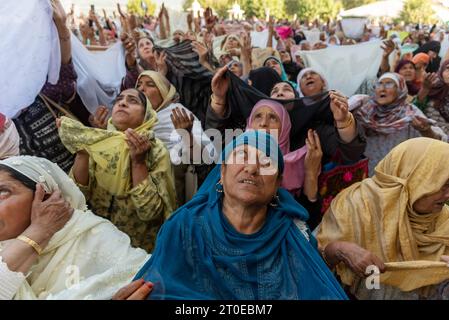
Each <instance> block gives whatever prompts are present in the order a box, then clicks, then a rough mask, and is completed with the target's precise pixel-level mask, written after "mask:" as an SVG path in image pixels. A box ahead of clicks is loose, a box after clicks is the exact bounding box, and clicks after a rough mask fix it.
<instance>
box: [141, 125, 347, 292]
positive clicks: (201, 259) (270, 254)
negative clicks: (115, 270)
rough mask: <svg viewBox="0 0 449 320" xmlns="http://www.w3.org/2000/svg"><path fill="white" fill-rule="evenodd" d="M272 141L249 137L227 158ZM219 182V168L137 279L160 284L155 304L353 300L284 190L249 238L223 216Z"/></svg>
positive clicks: (161, 238)
mask: <svg viewBox="0 0 449 320" xmlns="http://www.w3.org/2000/svg"><path fill="white" fill-rule="evenodd" d="M261 141H262V143H260V142H261ZM267 143H268V146H269V148H270V147H271V146H272V145H275V146H276V144H275V142H274V139H273V138H272V137H271V136H270V135H268V134H266V133H265V132H261V131H248V132H245V133H243V134H242V135H240V136H239V137H238V138H236V139H235V141H234V142H231V143H230V144H229V145H228V146H227V147H226V148H225V150H224V152H223V154H224V155H223V159H226V156H228V155H229V154H230V152H231V151H232V150H233V149H235V148H236V147H237V146H239V145H242V144H248V145H251V146H254V147H256V148H259V147H260V148H261V149H259V150H261V151H263V152H265V151H266V150H263V149H264V148H265V147H266V146H267ZM276 148H277V147H276ZM277 149H278V150H273V149H271V148H270V152H269V153H270V155H269V156H270V158H272V159H273V160H275V159H274V155H275V154H281V152H280V150H279V148H277ZM279 159H280V161H279V162H278V169H279V171H280V172H282V165H283V164H282V160H281V159H282V157H279ZM219 180H220V164H219V165H217V166H216V167H215V168H214V170H213V171H212V172H211V173H210V174H209V176H208V178H207V179H206V181H205V182H204V183H203V185H202V187H201V188H200V190H199V192H198V193H197V194H196V195H195V197H194V198H193V199H192V200H191V201H189V202H188V203H187V204H185V205H184V206H182V207H181V208H179V209H178V210H177V211H176V212H175V213H174V214H173V215H172V216H171V217H170V218H169V219H168V220H167V221H166V222H165V223H164V225H163V226H162V228H161V230H160V232H159V234H158V238H157V242H156V249H155V251H154V252H153V255H152V256H151V258H150V260H149V261H148V262H147V263H146V264H145V265H144V266H143V267H142V269H141V270H140V271H139V272H138V274H137V275H136V279H139V278H144V279H145V280H146V281H151V282H153V283H154V287H153V291H152V293H151V295H150V297H149V299H201V300H207V299H223V300H234V299H250V300H257V299H262V300H273V299H288V300H291V299H306V300H311V299H332V300H336V299H346V295H345V293H344V291H343V290H342V289H341V287H340V285H339V283H338V282H337V280H336V279H335V277H334V276H333V274H332V273H331V272H330V271H329V269H328V268H327V266H326V264H325V263H324V261H323V260H322V258H321V257H320V255H319V253H318V251H317V249H316V240H315V239H314V238H313V237H312V235H311V234H310V232H309V231H308V230H307V231H305V230H303V231H300V230H299V229H298V226H297V225H296V224H295V220H296V221H300V220H302V221H305V220H307V218H308V214H307V211H306V210H305V209H304V208H303V207H301V206H300V205H299V204H298V203H297V202H296V201H295V200H294V199H293V197H292V196H291V195H290V194H289V193H288V192H287V191H286V190H284V189H279V190H278V197H279V201H278V206H277V207H271V206H269V209H268V212H267V217H266V221H265V224H264V226H263V227H262V228H261V229H260V230H259V231H257V232H256V233H254V234H250V235H246V234H241V233H239V232H237V231H236V230H235V229H234V227H233V226H232V225H231V224H230V223H229V222H228V220H227V219H226V217H225V216H224V214H223V212H222V195H223V193H219V192H217V191H216V184H217V182H218V181H219ZM307 238H310V240H308V239H307Z"/></svg>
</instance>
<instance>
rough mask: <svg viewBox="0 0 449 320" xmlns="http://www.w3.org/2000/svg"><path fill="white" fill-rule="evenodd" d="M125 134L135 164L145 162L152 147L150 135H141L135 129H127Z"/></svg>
mask: <svg viewBox="0 0 449 320" xmlns="http://www.w3.org/2000/svg"><path fill="white" fill-rule="evenodd" d="M125 135H126V142H127V143H128V147H129V155H130V157H131V162H132V163H134V164H142V163H145V159H146V156H147V153H148V151H150V149H151V142H150V139H149V138H148V136H146V135H140V134H138V133H137V132H136V131H134V130H133V129H127V130H126V131H125Z"/></svg>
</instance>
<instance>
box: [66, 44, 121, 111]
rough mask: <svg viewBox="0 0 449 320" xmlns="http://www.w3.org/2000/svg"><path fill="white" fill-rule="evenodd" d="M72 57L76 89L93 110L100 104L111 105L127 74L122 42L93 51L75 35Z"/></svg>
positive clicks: (86, 104) (87, 106)
mask: <svg viewBox="0 0 449 320" xmlns="http://www.w3.org/2000/svg"><path fill="white" fill-rule="evenodd" d="M71 42H72V60H73V65H74V67H75V71H76V74H77V75H78V79H77V92H78V94H79V95H80V97H81V100H82V101H83V103H84V105H85V106H86V108H87V110H89V112H90V113H94V112H95V110H96V109H97V107H98V106H100V105H103V106H105V107H107V108H109V109H110V108H111V107H112V102H113V100H114V99H115V98H116V97H117V95H118V94H119V93H120V86H121V83H122V79H123V78H124V77H125V75H126V66H125V50H124V49H123V46H122V43H121V42H120V41H119V42H117V43H115V44H114V45H113V46H112V47H110V48H108V49H107V50H106V51H101V52H90V51H89V50H87V49H86V47H84V46H83V44H82V43H81V42H80V41H79V40H78V38H76V37H75V36H72V41H71Z"/></svg>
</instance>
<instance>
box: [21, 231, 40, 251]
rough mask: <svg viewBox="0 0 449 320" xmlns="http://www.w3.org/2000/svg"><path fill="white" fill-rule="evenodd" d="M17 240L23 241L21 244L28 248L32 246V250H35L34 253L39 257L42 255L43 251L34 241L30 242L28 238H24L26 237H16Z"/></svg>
mask: <svg viewBox="0 0 449 320" xmlns="http://www.w3.org/2000/svg"><path fill="white" fill-rule="evenodd" d="M17 240H21V241H23V242H25V243H27V244H29V245H30V246H32V247H33V249H34V250H36V252H37V254H38V255H41V254H42V251H43V250H42V247H41V246H40V245H38V244H37V242H36V241H34V240H31V239H30V238H28V237H26V236H24V235H20V236H18V237H17Z"/></svg>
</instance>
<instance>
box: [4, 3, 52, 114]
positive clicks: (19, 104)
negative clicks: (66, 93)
mask: <svg viewBox="0 0 449 320" xmlns="http://www.w3.org/2000/svg"><path fill="white" fill-rule="evenodd" d="M6 12H7V14H5V13H6ZM0 34H1V36H0V52H1V54H0V70H1V72H0V88H1V89H2V94H1V95H0V112H1V113H3V114H4V115H6V116H7V117H9V118H13V117H15V116H17V115H18V113H19V112H20V111H21V110H22V109H24V108H26V107H28V106H29V105H31V104H32V103H33V102H34V100H35V99H36V97H37V95H38V94H39V92H40V91H41V90H42V87H43V86H44V84H45V83H46V82H47V81H48V82H50V83H52V84H56V83H57V82H58V79H59V70H60V67H61V48H60V45H59V37H58V32H57V30H56V26H55V24H54V22H53V12H52V8H51V5H50V1H49V0H34V1H29V0H1V1H0ZM47 79H48V80H47Z"/></svg>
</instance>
